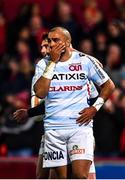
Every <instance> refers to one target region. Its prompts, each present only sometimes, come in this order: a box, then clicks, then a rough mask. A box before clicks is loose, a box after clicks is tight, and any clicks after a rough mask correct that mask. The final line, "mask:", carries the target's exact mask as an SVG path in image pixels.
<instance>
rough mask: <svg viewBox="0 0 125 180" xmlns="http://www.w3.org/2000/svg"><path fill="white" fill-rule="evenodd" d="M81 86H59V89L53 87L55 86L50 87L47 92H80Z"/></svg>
mask: <svg viewBox="0 0 125 180" xmlns="http://www.w3.org/2000/svg"><path fill="white" fill-rule="evenodd" d="M82 88H83V86H59V87H55V86H51V87H50V88H49V92H52V91H56V92H58V91H79V90H82Z"/></svg>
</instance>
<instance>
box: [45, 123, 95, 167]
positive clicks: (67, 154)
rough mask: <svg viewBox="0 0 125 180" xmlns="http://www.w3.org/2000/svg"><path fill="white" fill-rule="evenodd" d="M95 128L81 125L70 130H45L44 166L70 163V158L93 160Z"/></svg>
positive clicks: (71, 159)
mask: <svg viewBox="0 0 125 180" xmlns="http://www.w3.org/2000/svg"><path fill="white" fill-rule="evenodd" d="M93 144H94V137H93V130H92V128H90V127H85V126H81V127H79V128H76V129H70V130H48V131H46V132H45V143H44V152H43V167H58V166H64V165H67V164H69V160H70V161H71V162H72V161H74V160H78V159H79V160H81V159H83V160H84V159H86V160H90V161H93V151H94V147H93Z"/></svg>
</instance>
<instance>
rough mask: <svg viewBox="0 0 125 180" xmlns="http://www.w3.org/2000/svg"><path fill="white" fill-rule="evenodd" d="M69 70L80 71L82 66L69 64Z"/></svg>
mask: <svg viewBox="0 0 125 180" xmlns="http://www.w3.org/2000/svg"><path fill="white" fill-rule="evenodd" d="M69 70H70V71H81V70H82V65H81V63H75V64H71V65H70V66H69Z"/></svg>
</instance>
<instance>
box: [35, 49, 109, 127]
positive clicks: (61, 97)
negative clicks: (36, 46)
mask: <svg viewBox="0 0 125 180" xmlns="http://www.w3.org/2000/svg"><path fill="white" fill-rule="evenodd" d="M94 59H95V58H94V57H90V56H88V55H85V54H83V53H80V52H77V51H73V52H72V56H71V58H70V59H68V60H67V61H65V62H61V61H59V62H58V63H57V64H56V67H55V71H54V75H53V78H52V80H51V84H50V88H49V92H48V95H47V97H46V98H45V118H44V127H45V130H49V129H71V128H77V127H79V124H76V119H77V118H78V117H79V112H80V111H81V110H82V109H84V108H86V107H89V105H88V103H87V98H88V87H87V84H88V83H89V81H93V82H94V83H95V84H97V85H98V86H100V85H102V84H103V83H105V82H106V81H107V80H108V79H109V76H108V75H107V74H106V73H105V72H104V70H103V69H102V68H101V67H100V66H99V65H98V64H97V63H96V62H95V60H94ZM48 62H49V60H46V59H42V60H41V61H39V62H38V64H37V65H36V72H35V82H36V81H37V80H38V79H39V78H40V76H41V75H42V74H43V72H44V70H45V68H46V66H47V64H48ZM91 125H92V123H89V124H88V126H91ZM83 126H84V125H83Z"/></svg>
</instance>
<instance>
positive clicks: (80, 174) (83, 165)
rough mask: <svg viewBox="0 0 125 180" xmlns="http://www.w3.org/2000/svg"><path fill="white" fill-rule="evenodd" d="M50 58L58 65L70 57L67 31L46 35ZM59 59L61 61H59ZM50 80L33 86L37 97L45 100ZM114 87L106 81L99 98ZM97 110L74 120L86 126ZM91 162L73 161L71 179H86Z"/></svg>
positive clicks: (60, 170)
mask: <svg viewBox="0 0 125 180" xmlns="http://www.w3.org/2000/svg"><path fill="white" fill-rule="evenodd" d="M48 39H49V46H50V57H51V61H52V62H54V63H58V61H67V60H68V59H69V58H70V56H71V48H70V44H71V36H70V34H69V33H68V31H67V30H65V29H63V28H60V27H57V28H54V29H52V30H51V31H50V32H49V34H48ZM62 52H63V53H62ZM60 58H61V59H60ZM50 83H51V80H50V79H47V78H44V77H43V76H41V77H40V78H39V79H38V81H37V82H36V84H35V86H34V90H35V93H36V95H37V96H38V97H41V98H45V97H46V96H47V94H48V91H49V87H50ZM114 88H115V86H114V83H113V82H112V81H111V80H108V81H107V82H106V83H104V84H103V85H102V86H101V92H100V95H99V96H100V97H102V98H103V99H104V101H106V100H107V99H108V97H109V96H110V95H111V93H112V92H113V90H114ZM96 112H97V110H96V108H95V107H93V106H91V107H88V108H85V109H83V110H82V111H80V112H79V114H80V117H79V118H78V119H77V120H76V122H77V123H79V124H80V125H82V124H83V123H85V124H88V123H89V122H90V121H91V119H93V117H94V116H95V114H96ZM90 165H91V161H89V160H75V161H73V162H72V169H73V178H80V179H82V178H88V173H89V169H90ZM66 169H67V167H66V166H63V167H58V168H56V173H57V175H58V178H62V179H63V178H67V171H66Z"/></svg>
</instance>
